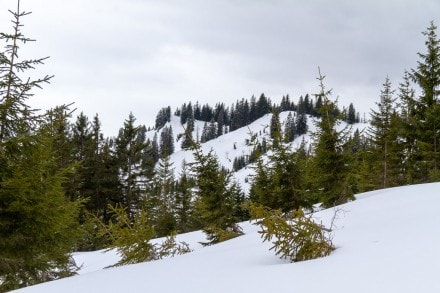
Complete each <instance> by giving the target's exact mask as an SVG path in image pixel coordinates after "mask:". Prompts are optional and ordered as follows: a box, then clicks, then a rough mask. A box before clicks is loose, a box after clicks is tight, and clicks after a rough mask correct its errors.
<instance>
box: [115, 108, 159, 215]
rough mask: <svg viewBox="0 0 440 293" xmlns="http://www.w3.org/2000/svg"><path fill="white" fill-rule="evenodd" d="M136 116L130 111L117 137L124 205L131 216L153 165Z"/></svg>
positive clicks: (143, 190) (137, 204)
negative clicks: (149, 164)
mask: <svg viewBox="0 0 440 293" xmlns="http://www.w3.org/2000/svg"><path fill="white" fill-rule="evenodd" d="M135 121H136V119H135V117H134V115H133V114H132V113H130V115H129V117H128V119H127V120H126V121H125V122H124V127H123V128H121V129H120V130H119V134H118V137H117V138H116V150H115V151H116V157H117V160H118V164H119V176H120V181H121V186H122V190H123V194H124V207H126V208H127V209H126V210H127V212H128V213H129V216H130V217H131V216H134V214H135V210H136V209H137V207H138V206H139V202H140V200H141V196H142V195H143V194H144V192H145V189H146V186H147V182H148V180H149V178H148V177H147V174H151V170H150V169H151V168H153V166H147V165H146V162H145V160H143V159H144V156H143V154H144V151H145V149H146V148H147V144H146V141H145V137H144V135H143V134H142V132H141V127H140V126H135Z"/></svg>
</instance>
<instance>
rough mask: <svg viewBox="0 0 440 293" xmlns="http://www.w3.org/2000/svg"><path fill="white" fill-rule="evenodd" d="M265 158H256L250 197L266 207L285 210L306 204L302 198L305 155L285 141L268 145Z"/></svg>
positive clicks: (308, 203) (307, 204) (305, 200)
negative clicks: (291, 147)
mask: <svg viewBox="0 0 440 293" xmlns="http://www.w3.org/2000/svg"><path fill="white" fill-rule="evenodd" d="M269 150H270V152H269V155H268V156H267V158H264V157H262V156H260V157H259V158H258V159H257V167H256V174H255V176H254V178H253V181H252V185H251V189H250V195H249V196H250V198H251V200H252V201H254V202H256V203H259V204H262V205H265V206H267V207H270V208H272V209H281V210H283V211H289V210H292V209H298V208H300V207H307V206H309V205H310V202H309V200H308V199H306V198H305V197H304V194H305V193H304V192H303V191H304V183H305V181H304V180H305V178H304V176H305V174H306V173H305V172H306V170H305V156H303V153H302V152H301V151H297V152H293V151H292V150H291V149H290V146H289V145H288V144H283V143H278V144H272V145H271V146H270V148H269Z"/></svg>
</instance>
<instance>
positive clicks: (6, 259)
mask: <svg viewBox="0 0 440 293" xmlns="http://www.w3.org/2000/svg"><path fill="white" fill-rule="evenodd" d="M10 12H11V14H12V16H13V21H12V23H13V33H12V34H5V33H1V34H0V40H1V41H2V42H3V41H5V42H6V46H5V50H4V51H3V52H0V279H1V282H0V291H7V290H12V289H17V288H19V287H24V286H27V285H30V284H35V283H39V282H43V281H47V280H51V279H55V278H59V277H62V276H65V275H70V274H71V273H72V272H73V264H72V262H71V260H70V258H69V252H70V251H71V250H72V247H73V245H74V243H75V242H76V238H77V236H78V225H77V221H76V220H77V213H78V210H79V204H80V203H79V202H77V201H75V202H70V201H69V200H68V199H67V198H66V196H65V195H64V189H63V186H62V184H63V182H64V180H65V179H66V178H67V176H68V174H69V173H71V172H74V168H73V166H68V167H67V168H64V169H62V168H60V167H59V162H58V161H57V154H56V152H55V150H54V149H53V146H54V144H55V142H54V140H55V139H56V137H54V135H53V134H54V127H46V123H45V122H46V121H45V120H46V118H48V117H47V116H46V115H43V116H42V117H37V115H35V111H36V110H34V109H32V108H31V107H30V106H29V105H27V103H26V101H27V99H28V98H29V97H31V96H33V90H35V88H41V87H42V85H43V84H45V83H48V82H49V80H50V78H51V77H50V76H46V77H43V78H40V79H36V80H33V79H30V78H25V79H22V77H23V76H24V75H25V74H26V72H27V70H28V69H31V68H34V67H36V66H38V65H40V64H42V63H43V62H44V60H46V58H41V59H33V60H23V61H21V60H20V58H19V55H18V49H19V46H20V44H25V43H27V42H28V41H31V40H30V39H29V38H26V37H25V36H24V35H23V34H22V32H21V27H22V24H21V18H22V17H24V16H26V15H28V14H29V13H26V12H22V11H21V10H20V2H18V5H17V11H16V12H12V11H10Z"/></svg>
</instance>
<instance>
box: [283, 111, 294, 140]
mask: <svg viewBox="0 0 440 293" xmlns="http://www.w3.org/2000/svg"><path fill="white" fill-rule="evenodd" d="M296 132H297V131H296V125H295V119H294V118H293V115H292V112H289V114H288V115H287V119H286V124H285V125H284V142H292V141H293V140H294V139H295V138H296V136H297V134H296Z"/></svg>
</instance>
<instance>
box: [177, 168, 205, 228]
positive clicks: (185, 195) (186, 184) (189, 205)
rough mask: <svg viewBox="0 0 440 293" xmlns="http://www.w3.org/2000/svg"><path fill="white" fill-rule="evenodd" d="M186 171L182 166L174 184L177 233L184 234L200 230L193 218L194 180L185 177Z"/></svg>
mask: <svg viewBox="0 0 440 293" xmlns="http://www.w3.org/2000/svg"><path fill="white" fill-rule="evenodd" d="M187 173H188V169H187V166H186V164H185V163H184V164H183V167H182V175H181V177H180V179H179V180H178V181H177V183H176V206H175V209H176V220H177V232H179V233H185V232H189V231H192V230H196V229H201V228H202V226H201V225H198V223H197V219H195V218H194V216H193V215H194V203H193V196H192V189H193V188H194V186H195V182H194V180H193V179H192V178H191V177H189V176H188V175H187Z"/></svg>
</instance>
